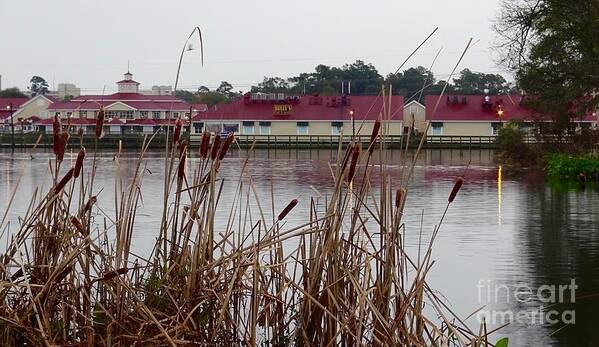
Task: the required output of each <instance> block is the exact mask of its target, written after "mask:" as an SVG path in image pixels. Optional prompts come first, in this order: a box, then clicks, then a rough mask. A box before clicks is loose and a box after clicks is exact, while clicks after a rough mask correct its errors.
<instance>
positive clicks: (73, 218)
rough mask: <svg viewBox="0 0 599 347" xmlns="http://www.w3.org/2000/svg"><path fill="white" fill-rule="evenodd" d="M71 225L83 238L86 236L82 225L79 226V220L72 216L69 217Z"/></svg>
mask: <svg viewBox="0 0 599 347" xmlns="http://www.w3.org/2000/svg"><path fill="white" fill-rule="evenodd" d="M71 224H73V226H74V227H75V229H77V231H78V232H79V233H80V234H81V235H82V236H84V237H86V236H87V231H86V230H85V228H84V227H83V224H81V222H80V221H79V219H77V217H75V216H73V217H71Z"/></svg>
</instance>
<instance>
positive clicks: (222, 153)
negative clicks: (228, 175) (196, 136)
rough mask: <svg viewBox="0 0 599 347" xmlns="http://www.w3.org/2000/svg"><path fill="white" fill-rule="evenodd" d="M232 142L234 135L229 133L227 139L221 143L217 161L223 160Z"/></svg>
mask: <svg viewBox="0 0 599 347" xmlns="http://www.w3.org/2000/svg"><path fill="white" fill-rule="evenodd" d="M233 140H235V134H234V133H229V136H227V139H226V140H225V142H223V146H222V147H221V148H220V150H219V151H218V159H219V160H223V158H224V157H225V155H226V154H227V151H228V150H229V147H230V146H231V143H232V142H233Z"/></svg>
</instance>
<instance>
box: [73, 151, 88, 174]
mask: <svg viewBox="0 0 599 347" xmlns="http://www.w3.org/2000/svg"><path fill="white" fill-rule="evenodd" d="M83 159H85V147H81V149H80V150H79V154H77V160H76V161H75V171H74V172H73V177H75V178H77V177H79V175H80V174H81V169H82V168H83Z"/></svg>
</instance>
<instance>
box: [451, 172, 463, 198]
mask: <svg viewBox="0 0 599 347" xmlns="http://www.w3.org/2000/svg"><path fill="white" fill-rule="evenodd" d="M462 184H464V179H463V178H462V177H458V179H457V180H456V181H455V184H454V185H453V189H452V190H451V193H450V194H449V198H448V199H447V201H449V203H452V202H453V200H454V199H455V196H456V195H458V192H459V191H460V188H462Z"/></svg>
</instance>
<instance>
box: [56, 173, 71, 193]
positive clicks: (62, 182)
mask: <svg viewBox="0 0 599 347" xmlns="http://www.w3.org/2000/svg"><path fill="white" fill-rule="evenodd" d="M73 171H75V169H73V168H71V169H70V170H69V171H68V172H67V173H66V174H65V175H64V177H63V178H62V179H61V180H60V182H58V184H57V185H56V186H55V187H54V193H59V192H60V191H61V190H62V189H63V188H64V186H66V185H67V183H69V181H70V180H71V178H73Z"/></svg>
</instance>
